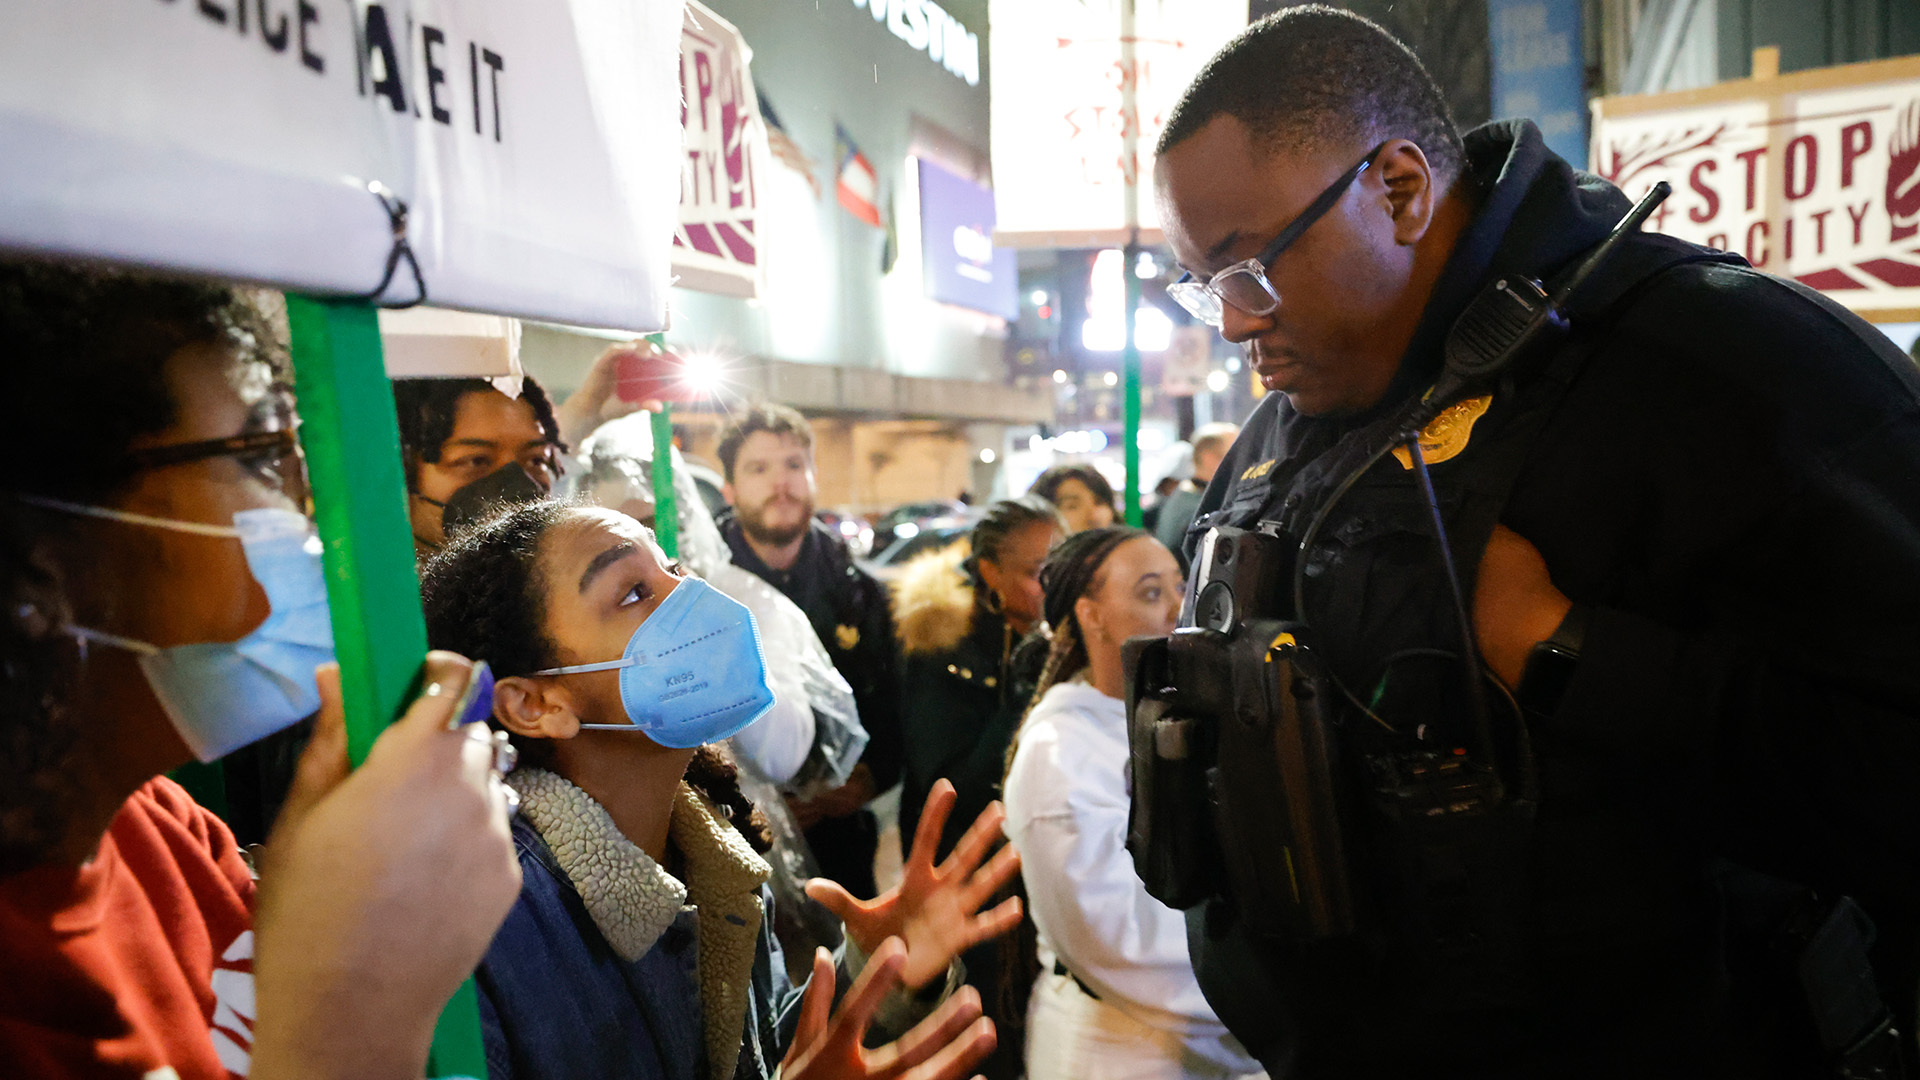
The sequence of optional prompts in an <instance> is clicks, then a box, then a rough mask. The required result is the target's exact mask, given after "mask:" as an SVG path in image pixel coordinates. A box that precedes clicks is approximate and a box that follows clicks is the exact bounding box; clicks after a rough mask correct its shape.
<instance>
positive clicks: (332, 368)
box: [287, 295, 487, 1080]
mask: <svg viewBox="0 0 1920 1080" xmlns="http://www.w3.org/2000/svg"><path fill="white" fill-rule="evenodd" d="M287 318H288V322H289V323H290V324H291V329H292V332H293V367H294V387H295V390H296V392H297V393H298V394H299V398H300V417H301V427H300V442H301V446H302V448H303V449H304V450H305V452H306V456H307V473H308V476H309V478H310V479H311V481H312V484H313V496H314V517H315V519H316V520H317V521H318V523H319V526H320V539H321V541H322V542H323V543H324V544H325V545H326V555H325V563H326V573H327V604H328V607H329V608H330V609H331V611H332V614H333V637H334V649H335V651H336V652H337V653H338V654H339V658H340V688H341V692H342V694H343V696H344V697H345V699H346V709H347V753H348V756H349V758H350V759H351V760H352V762H353V764H355V765H358V764H360V762H361V761H363V760H365V758H366V756H367V751H368V750H369V749H371V748H372V746H373V741H374V739H375V738H377V737H378V736H379V734H380V731H381V730H382V729H383V728H385V727H386V726H387V724H389V723H391V722H392V721H393V720H394V718H396V717H398V716H399V715H400V713H401V711H402V710H403V709H404V708H405V707H406V706H407V704H408V701H409V700H410V698H411V696H412V693H413V688H414V684H415V682H416V681H417V680H418V678H419V674H420V664H421V661H422V659H423V658H424V657H425V656H426V652H427V625H426V619H425V617H424V616H423V615H422V614H421V610H420V579H419V576H418V574H417V573H416V571H415V569H414V558H413V529H412V528H411V526H410V525H409V523H408V520H407V501H406V478H405V475H404V473H403V472H402V469H401V463H400V427H399V422H398V420H397V419H396V417H395V415H394V408H393V388H392V386H391V385H390V384H389V383H388V381H387V373H386V366H385V364H384V363H383V362H382V358H381V353H380V324H379V321H378V318H377V315H376V312H375V309H374V308H373V307H372V306H371V305H369V304H366V303H364V302H361V301H336V300H318V299H313V298H309V297H303V296H293V295H289V296H288V297H287ZM394 827H395V828H405V827H406V823H405V822H395V823H394ZM352 1037H353V1034H352V1033H351V1032H342V1033H341V1038H352ZM428 1075H430V1076H436V1077H439V1076H470V1077H477V1078H481V1080H484V1078H485V1077H486V1075H487V1059H486V1052H485V1049H484V1048H483V1046H482V1044H481V1040H480V1012H479V1005H478V1000H477V999H476V997H475V996H474V990H473V980H471V979H469V980H467V981H466V982H465V983H463V984H462V985H461V987H460V989H459V990H458V991H457V992H455V994H454V996H453V999H452V1000H451V1001H449V1002H448V1003H447V1007H446V1010H445V1011H444V1012H442V1013H441V1015H440V1022H439V1024H438V1025H437V1026H436V1027H435V1028H434V1033H433V1050H432V1055H431V1057H430V1059H429V1063H428Z"/></svg>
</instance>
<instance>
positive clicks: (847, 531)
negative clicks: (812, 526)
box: [813, 510, 873, 559]
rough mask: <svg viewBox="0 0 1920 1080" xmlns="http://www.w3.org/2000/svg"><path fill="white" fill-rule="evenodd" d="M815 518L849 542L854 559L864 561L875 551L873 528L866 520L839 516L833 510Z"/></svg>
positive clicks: (819, 513)
mask: <svg viewBox="0 0 1920 1080" xmlns="http://www.w3.org/2000/svg"><path fill="white" fill-rule="evenodd" d="M813 516H814V518H815V519H816V520H818V521H819V522H820V523H821V524H823V525H825V526H826V527H827V528H829V529H832V530H834V531H835V532H838V533H839V534H840V538H841V539H842V540H845V541H846V542H847V547H848V549H849V550H851V551H852V552H853V557H854V558H856V559H864V558H866V557H867V555H868V554H869V553H871V552H872V551H873V526H871V525H869V524H867V519H866V518H863V517H855V516H853V515H851V514H837V513H835V512H833V511H832V510H821V511H818V512H816V513H815V514H814V515H813Z"/></svg>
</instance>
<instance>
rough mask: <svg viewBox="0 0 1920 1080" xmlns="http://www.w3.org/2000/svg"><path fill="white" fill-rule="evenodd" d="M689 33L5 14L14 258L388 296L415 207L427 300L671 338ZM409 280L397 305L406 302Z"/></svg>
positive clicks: (383, 12)
mask: <svg viewBox="0 0 1920 1080" xmlns="http://www.w3.org/2000/svg"><path fill="white" fill-rule="evenodd" d="M680 22H681V0H192V2H174V3H168V2H162V0H133V2H128V0H8V2H7V3H6V4H4V5H0V146H4V147H5V148H6V151H5V153H0V191H4V192H5V193H6V194H5V197H4V198H0V248H11V249H14V250H29V251H44V252H52V253H60V254H70V255H85V256H94V257H99V258H105V259H111V260H114V261H118V262H127V263H137V264H144V265H149V266H159V267H170V268H175V269H181V270H188V271H195V272H200V273H206V274H213V275H218V276H222V277H233V278H243V279H250V280H255V281H262V282H269V283H272V284H276V285H280V286H284V287H288V288H294V289H300V290H304V291H310V292H317V293H328V294H336V295H339V294H370V293H373V292H374V291H375V290H376V287H378V286H379V285H380V283H381V281H382V279H383V277H384V276H386V275H385V271H386V268H387V267H388V265H389V261H390V255H391V254H392V252H393V249H394V246H395V245H394V239H395V229H396V223H395V222H394V221H393V220H392V218H391V216H390V210H389V206H394V207H397V206H398V205H399V203H400V202H404V203H405V204H406V207H407V215H406V219H405V234H404V235H405V237H406V239H407V242H408V244H409V246H410V248H411V250H412V252H413V258H414V261H415V262H417V263H418V267H419V277H420V279H421V280H423V281H424V282H425V285H426V289H427V295H428V298H429V299H430V300H431V301H432V302H433V303H435V304H438V305H441V306H445V307H457V308H469V309H474V310H481V311H490V312H496V313H500V314H511V315H524V316H530V317H535V318H541V319H549V320H553V321H558V322H569V323H583V324H588V325H598V326H611V327H620V328H624V329H629V330H650V329H657V328H659V327H660V326H661V325H662V323H663V321H664V319H665V301H666V291H667V282H668V271H667V266H668V261H667V260H668V251H669V248H670V245H671V243H672V237H673V227H674V222H673V211H674V206H675V203H676V201H677V200H676V198H675V192H676V190H677V188H678V186H679V173H680V170H679V165H678V155H677V154H675V153H670V152H666V151H667V148H675V147H678V145H679V141H680V130H679V124H678V119H679V109H678V106H679V87H678V85H677V82H676V79H675V70H676V65H675V59H676V54H677V52H678V49H679V44H680ZM370 189H371V190H370ZM376 190H377V191H381V192H390V193H391V195H390V196H389V197H388V199H387V200H386V201H384V202H383V200H382V199H381V198H378V197H376V195H375V194H373V193H372V192H373V191H376ZM396 269H397V271H398V272H397V273H396V274H394V275H393V277H392V280H391V281H389V282H388V284H387V285H386V287H385V289H384V291H382V292H381V293H380V295H381V298H382V299H384V300H388V301H403V300H407V299H411V298H413V297H414V296H415V295H416V291H417V290H416V283H415V281H414V275H413V273H412V268H411V267H410V266H408V265H407V264H405V263H404V262H402V263H401V264H400V265H399V266H398V267H396Z"/></svg>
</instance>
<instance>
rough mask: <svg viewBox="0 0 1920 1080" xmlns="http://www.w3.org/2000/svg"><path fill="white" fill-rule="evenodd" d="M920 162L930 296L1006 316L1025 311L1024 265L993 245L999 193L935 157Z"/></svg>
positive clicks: (923, 249) (924, 255) (922, 224)
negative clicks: (1021, 299)
mask: <svg viewBox="0 0 1920 1080" xmlns="http://www.w3.org/2000/svg"><path fill="white" fill-rule="evenodd" d="M919 166H920V228H921V236H922V238H923V239H922V246H921V257H922V260H923V265H924V269H925V271H926V280H927V295H928V296H930V297H932V298H933V299H935V300H938V301H940V302H942V303H947V304H958V305H960V306H961V307H968V308H972V309H974V310H975V311H984V312H987V313H988V314H990V315H998V316H1000V317H1001V318H1003V319H1012V318H1015V317H1017V316H1018V315H1019V314H1020V309H1019V296H1018V295H1017V293H1018V288H1019V281H1018V278H1019V273H1020V271H1019V268H1018V267H1017V266H1015V262H1014V254H1013V251H1012V250H1011V249H1008V248H995V247H994V246H993V191H992V189H990V188H988V187H985V186H984V185H981V184H976V183H974V182H973V181H971V180H969V179H967V178H966V177H964V176H959V175H956V174H954V173H951V172H948V171H947V170H945V169H943V168H941V167H940V166H938V165H935V164H933V163H932V162H930V161H921V162H920V163H919Z"/></svg>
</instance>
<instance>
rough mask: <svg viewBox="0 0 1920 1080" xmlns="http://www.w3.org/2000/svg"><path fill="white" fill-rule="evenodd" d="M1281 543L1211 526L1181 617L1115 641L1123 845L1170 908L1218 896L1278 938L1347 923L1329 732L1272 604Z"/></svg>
mask: <svg viewBox="0 0 1920 1080" xmlns="http://www.w3.org/2000/svg"><path fill="white" fill-rule="evenodd" d="M1291 552H1292V544H1291V541H1290V540H1287V539H1284V538H1283V537H1282V534H1280V533H1279V532H1278V530H1276V529H1266V530H1253V531H1249V530H1244V529H1234V528H1216V529H1212V530H1210V531H1209V532H1208V534H1207V536H1206V539H1205V541H1204V542H1203V543H1202V545H1201V548H1200V551H1199V555H1198V558H1197V559H1196V560H1195V564H1194V569H1195V577H1194V581H1195V587H1194V589H1193V590H1192V591H1191V592H1190V593H1189V596H1190V612H1189V617H1188V618H1183V619H1182V622H1183V623H1188V624H1189V625H1185V626H1182V627H1181V628H1180V629H1178V630H1175V631H1174V632H1173V634H1171V635H1170V636H1168V637H1165V638H1136V639H1134V640H1132V641H1129V642H1128V643H1127V645H1126V650H1125V659H1126V665H1127V671H1128V673H1129V679H1128V689H1127V708H1128V713H1129V715H1130V716H1131V717H1132V718H1133V719H1132V722H1131V723H1130V724H1129V734H1130V740H1131V747H1130V750H1131V753H1130V766H1129V767H1130V770H1131V775H1132V781H1133V808H1132V813H1131V816H1130V818H1129V821H1128V836H1127V847H1128V850H1130V851H1131V852H1133V855H1134V859H1135V866H1136V867H1137V868H1138V869H1139V871H1140V874H1141V878H1142V880H1143V881H1144V882H1145V884H1146V886H1147V891H1148V892H1149V893H1151V894H1152V895H1153V896H1155V897H1156V898H1158V899H1159V900H1160V901H1161V902H1162V903H1165V904H1168V905H1170V906H1172V907H1177V908H1187V907H1193V906H1195V905H1197V904H1199V903H1200V902H1202V901H1203V900H1205V899H1207V898H1208V897H1210V896H1232V897H1234V898H1236V899H1237V900H1238V901H1239V902H1240V907H1241V911H1242V914H1243V916H1244V917H1245V918H1247V919H1248V920H1249V921H1250V922H1252V923H1253V924H1254V925H1256V926H1257V927H1258V928H1260V929H1261V930H1263V931H1265V932H1267V933H1270V934H1274V935H1278V936H1282V937H1287V938H1291V939H1303V938H1304V939H1315V938H1321V937H1330V936H1337V935H1341V934H1346V933H1348V932H1350V931H1351V930H1352V929H1353V923H1354V918H1353V899H1352V886H1351V883H1350V881H1349V880H1348V876H1347V859H1346V855H1345V852H1344V851H1343V850H1342V835H1343V833H1342V828H1341V816H1342V812H1341V808H1340V807H1339V806H1338V805H1337V799H1336V795H1335V791H1336V774H1337V773H1338V771H1339V768H1340V766H1339V763H1338V762H1337V760H1336V751H1335V746H1334V739H1333V733H1332V732H1331V731H1330V730H1329V728H1328V725H1327V715H1326V712H1325V709H1324V705H1325V700H1324V697H1323V695H1322V693H1321V690H1320V683H1319V679H1318V677H1317V674H1316V672H1315V668H1314V660H1313V657H1312V655H1311V654H1310V653H1309V652H1308V650H1307V649H1306V648H1305V647H1304V646H1303V644H1302V643H1301V640H1300V633H1301V631H1302V629H1303V628H1302V627H1300V626H1298V625H1297V624H1295V623H1292V622H1289V621H1286V620H1282V619H1276V618H1270V617H1268V618H1262V617H1258V616H1256V615H1254V613H1255V612H1259V611H1262V610H1266V611H1272V610H1274V606H1273V605H1274V604H1276V603H1277V601H1278V597H1279V596H1280V589H1281V587H1282V583H1284V582H1285V581H1286V580H1287V570H1288V568H1289V567H1290V566H1291Z"/></svg>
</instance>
